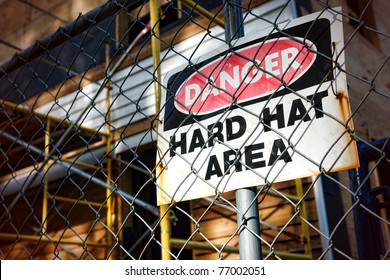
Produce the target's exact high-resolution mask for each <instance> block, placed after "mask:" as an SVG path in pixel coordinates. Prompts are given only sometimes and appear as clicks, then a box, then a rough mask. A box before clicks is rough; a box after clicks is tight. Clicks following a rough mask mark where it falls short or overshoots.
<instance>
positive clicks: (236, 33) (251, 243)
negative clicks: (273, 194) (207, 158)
mask: <svg viewBox="0 0 390 280" xmlns="http://www.w3.org/2000/svg"><path fill="white" fill-rule="evenodd" d="M224 13H225V40H226V42H227V43H228V44H229V45H230V44H231V41H232V40H233V39H238V38H239V37H242V36H244V22H243V16H242V2H241V0H227V1H226V3H225V6H224ZM236 201H237V209H238V213H237V223H238V226H239V227H240V229H239V232H238V241H239V250H240V259H242V260H259V259H261V258H262V253H261V243H260V240H259V236H260V223H259V211H258V206H257V188H256V187H250V188H245V189H239V190H237V191H236Z"/></svg>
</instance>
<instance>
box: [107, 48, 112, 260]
mask: <svg viewBox="0 0 390 280" xmlns="http://www.w3.org/2000/svg"><path fill="white" fill-rule="evenodd" d="M109 64H110V45H109V44H106V68H108V67H109ZM110 84H111V82H110V81H108V82H107V88H106V110H107V113H106V120H107V124H106V129H107V137H106V139H107V142H106V155H107V158H106V170H107V171H106V172H107V179H106V183H107V185H110V186H112V181H111V180H112V170H111V168H112V164H111V163H112V162H111V141H112V137H111V127H110V125H111V113H110V109H111V97H110V94H111V91H110ZM106 205H107V208H106V220H107V221H106V225H107V250H106V257H108V259H109V260H112V259H113V256H112V254H110V250H112V246H113V243H114V239H113V236H112V235H111V230H112V228H113V221H112V190H110V189H106Z"/></svg>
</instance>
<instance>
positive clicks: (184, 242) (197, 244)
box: [171, 238, 312, 260]
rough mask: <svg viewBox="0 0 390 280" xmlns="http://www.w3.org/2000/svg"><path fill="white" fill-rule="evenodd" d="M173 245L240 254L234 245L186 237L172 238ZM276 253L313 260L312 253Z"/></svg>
mask: <svg viewBox="0 0 390 280" xmlns="http://www.w3.org/2000/svg"><path fill="white" fill-rule="evenodd" d="M171 245H172V247H173V248H179V249H181V248H183V246H185V249H187V250H194V249H198V250H213V251H215V249H218V250H221V249H222V251H223V252H226V253H233V254H239V248H238V247H233V246H222V245H216V244H213V245H211V244H210V243H208V242H199V241H188V240H184V239H177V238H171ZM262 252H263V255H268V254H269V253H270V251H269V250H264V249H263V250H262ZM274 254H275V255H276V256H278V257H280V258H281V259H285V260H311V259H312V258H311V256H310V255H306V254H297V253H288V252H279V251H275V252H274Z"/></svg>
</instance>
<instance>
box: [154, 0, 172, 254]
mask: <svg viewBox="0 0 390 280" xmlns="http://www.w3.org/2000/svg"><path fill="white" fill-rule="evenodd" d="M149 4H150V26H151V33H152V39H151V40H152V53H153V67H154V71H155V75H156V78H155V81H154V94H155V100H156V101H155V102H156V116H158V114H159V112H160V100H161V69H160V49H161V48H160V41H159V40H160V19H159V14H158V4H157V1H156V0H150V1H149ZM157 125H158V117H156V126H157ZM168 212H169V206H168V205H161V206H160V233H161V245H162V248H161V259H162V260H170V259H171V254H170V252H171V242H170V238H171V224H170V221H169V217H168V216H169V215H168Z"/></svg>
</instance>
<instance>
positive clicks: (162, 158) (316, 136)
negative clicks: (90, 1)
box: [0, 0, 390, 260]
mask: <svg viewBox="0 0 390 280" xmlns="http://www.w3.org/2000/svg"><path fill="white" fill-rule="evenodd" d="M356 2H358V1H356ZM384 2H385V1H360V2H359V4H356V3H355V2H354V1H341V2H339V3H337V5H336V4H333V3H330V2H329V1H320V0H318V1H314V0H313V1H285V0H277V1H263V0H257V1H242V4H239V3H240V1H222V0H221V1H206V0H199V1H190V0H185V1H184V0H182V1H179V0H177V1H164V0H162V1H150V2H149V1H142V0H141V1H119V0H117V1H114V0H109V1H107V2H106V3H104V4H102V5H101V6H99V7H97V8H96V9H94V10H92V11H90V12H89V13H87V14H84V15H80V16H79V17H78V18H77V19H75V20H74V21H73V22H71V23H69V24H67V25H65V26H64V27H63V28H60V29H59V30H58V31H57V32H55V33H54V34H52V35H50V36H48V37H45V38H43V39H42V40H40V41H38V42H37V43H36V44H35V45H34V46H32V47H30V48H28V49H26V50H23V51H21V52H19V53H17V54H15V56H13V57H12V58H10V59H9V60H7V61H4V62H3V63H2V64H1V67H0V69H1V71H0V98H1V102H0V104H1V105H0V152H1V153H0V170H1V172H0V209H1V211H0V240H1V243H0V244H1V245H0V258H1V259H132V260H137V259H161V258H162V259H239V258H240V250H241V251H242V248H243V245H244V244H242V243H243V242H245V241H242V240H241V239H240V238H239V236H240V234H242V233H243V232H248V231H249V235H250V238H251V239H252V240H253V239H255V240H257V241H259V242H260V244H261V248H252V250H259V251H260V252H261V253H262V254H261V255H262V258H263V259H389V258H390V235H389V230H390V204H389V201H390V188H389V186H390V177H389V175H388V174H389V172H388V168H389V167H390V156H389V151H390V150H389V149H390V148H389V147H390V146H389V138H388V137H389V135H390V126H389V125H388V121H387V120H388V119H389V117H390V116H389V110H388V106H389V104H390V100H389V97H390V92H389V81H388V77H389V63H388V61H389V53H388V51H387V50H388V49H389V48H388V47H389V45H390V38H389V35H388V34H389V28H390V26H388V25H386V24H387V21H386V14H385V13H384V11H385V9H383V8H381V5H383V4H384ZM362 3H364V5H363V4H362ZM235 5H240V6H239V7H238V8H239V10H240V11H242V15H243V22H239V25H241V26H242V27H243V30H244V32H245V36H244V37H243V39H240V40H238V41H237V40H236V38H238V37H239V36H238V33H237V34H236V33H234V32H232V33H233V34H229V35H228V36H225V35H226V34H225V33H226V32H225V30H228V25H230V24H232V23H231V17H230V15H229V16H228V15H227V13H228V11H229V7H230V8H232V7H235ZM241 5H242V6H241ZM338 5H341V6H342V8H341V9H337V6H338ZM236 8H237V7H236ZM316 12H319V13H318V14H316V15H317V16H315V17H314V18H311V20H310V21H309V23H307V24H306V25H304V24H303V23H302V24H303V27H300V29H299V28H298V27H295V29H294V26H292V25H291V24H290V23H291V20H292V19H293V18H297V17H300V16H304V15H307V14H312V13H316ZM324 14H332V15H333V17H334V18H336V17H340V18H341V19H342V23H341V22H340V21H337V20H330V21H329V24H328V25H329V26H328V27H327V29H326V28H325V29H320V30H322V32H318V29H316V28H317V27H318V28H320V27H321V26H323V21H322V20H321V18H322V15H324ZM337 24H339V25H337ZM341 24H342V25H341ZM332 25H337V26H338V29H337V30H336V31H332V32H339V33H340V32H343V33H344V44H343V45H342V46H340V45H338V46H337V47H336V46H334V42H331V39H332V37H331V36H333V35H327V33H326V32H330V31H329V30H333V29H332ZM322 28H323V27H322ZM311 30H314V31H311ZM326 30H328V31H326ZM253 34H255V35H253ZM256 34H257V35H256ZM258 34H261V35H258ZM275 34H278V36H279V37H276V35H275ZM230 38H233V39H230ZM248 38H252V39H253V38H254V39H253V40H257V45H256V47H255V48H254V50H253V53H250V51H249V49H250V46H251V43H249V41H248V40H249V39H248ZM281 38H283V39H281ZM297 38H300V39H297ZM313 38H314V39H313ZM243 40H244V41H243ZM284 40H285V41H286V42H287V41H288V40H289V41H288V42H292V43H291V44H293V45H291V46H290V48H289V49H287V50H286V49H285V50H286V51H285V52H284V53H283V48H282V49H279V52H275V51H274V49H272V48H273V46H275V44H276V42H281V41H284ZM269 42H271V43H272V44H271V47H268V51H266V52H263V51H262V50H264V49H267V46H268V45H270V43H269ZM312 43H316V44H317V43H318V44H323V45H324V47H323V48H321V47H318V46H317V47H316V48H314V47H313V44H312ZM294 44H300V47H299V48H298V47H294V46H296V45H294ZM243 49H245V50H246V52H245V51H242V50H243ZM252 49H253V48H252ZM295 50H297V51H295ZM274 52H275V53H276V55H275V53H274ZM278 53H279V56H280V57H279V58H278V57H277V55H278ZM343 57H345V63H344V61H343V60H342V58H343ZM310 59H312V61H311V62H310V61H309V60H310ZM213 61H217V62H218V63H214V64H213ZM307 61H309V62H307ZM313 61H316V63H314V62H313ZM234 62H237V63H241V64H238V65H241V66H240V67H241V68H238V67H239V66H236V67H231V68H229V69H230V70H227V69H228V68H226V67H227V66H226V65H227V64H229V63H234ZM267 64H268V65H267ZM306 64H310V65H309V66H307V67H308V68H310V67H312V66H311V65H316V66H313V67H315V68H313V67H312V68H310V69H312V70H310V71H311V72H310V71H309V70H307V69H303V67H306V66H304V65H306ZM210 65H211V66H210ZM224 67H225V68H224ZM245 67H246V68H245ZM243 68H245V69H246V70H245V71H244V70H243ZM302 69H303V70H302ZM228 71H231V72H228ZM292 71H293V72H292ZM300 71H301V72H300ZM305 71H309V72H308V73H310V75H312V74H313V73H315V76H314V78H313V77H312V76H308V75H309V74H308V75H306V76H304V75H305V73H306V72H305ZM235 75H237V76H235ZM289 75H290V76H289ZM238 76H241V80H240V81H239V83H238V78H237V79H236V77H238ZM300 77H306V78H302V79H304V80H305V82H302V79H300ZM340 77H341V78H342V77H345V78H346V83H347V84H345V85H342V87H341V88H343V89H344V90H348V93H349V94H348V95H346V94H345V93H344V94H343V93H342V92H340V91H336V92H332V89H333V88H335V84H336V83H339V80H338V79H339V78H340ZM191 79H192V80H191ZM263 79H271V80H272V81H271V82H270V84H272V85H271V86H270V88H267V89H266V92H265V93H264V96H265V97H261V98H262V99H261V101H259V102H260V103H254V102H252V100H254V99H256V98H255V97H254V96H249V97H248V96H246V97H245V94H246V93H245V88H250V87H251V86H254V85H255V84H256V82H257V81H261V84H264V83H265V80H263ZM191 81H192V84H191V83H190V82H191ZM185 83H187V84H185ZM183 84H185V85H186V86H187V89H188V90H187V92H186V87H185V86H183ZM337 86H339V85H337ZM343 86H344V87H343ZM302 88H304V89H305V90H301V89H302ZM256 90H259V88H255V89H250V90H249V91H250V92H253V91H256ZM180 92H182V93H180ZM160 93H162V95H161V96H160ZM218 96H225V97H226V98H225V99H224V101H223V102H224V103H223V104H219V103H218V102H217V101H213V102H210V103H212V104H210V105H209V106H210V107H211V108H205V107H204V106H205V105H204V104H203V103H202V102H200V100H201V101H204V100H206V99H208V98H213V97H218ZM326 96H328V97H329V98H331V97H332V98H333V97H334V100H341V101H340V104H341V109H340V110H341V111H342V112H341V115H340V114H338V113H335V112H334V111H333V109H332V110H328V109H327V108H328V107H327V105H328V103H326V102H327V101H326V100H328V99H327V98H328V97H326ZM215 100H216V99H215ZM349 104H350V108H351V109H350V110H349ZM214 105H215V107H213V106H214ZM288 106H289V109H288V108H287V107H288ZM343 110H346V111H343ZM318 121H324V122H323V123H320V124H317V123H318ZM352 121H353V123H352ZM249 123H254V125H252V126H249ZM328 124H331V125H332V127H331V128H329V127H328ZM333 127H337V129H336V130H334V128H333ZM332 132H333V135H332ZM335 133H336V136H335V135H334V134H335ZM268 135H273V136H271V137H270V138H267V137H268ZM238 138H239V140H240V141H238ZM264 139H266V140H264ZM355 150H356V151H357V153H358V155H359V158H358V159H357V158H356V157H354V154H353V153H350V152H353V151H355ZM218 153H220V155H218ZM318 155H319V156H318ZM297 158H298V159H299V160H296V159H297ZM354 160H355V161H356V160H358V161H359V166H357V165H356V166H354ZM342 164H344V165H346V166H347V167H348V168H342V167H340V166H341V165H342ZM165 180H166V181H165ZM247 181H249V182H254V183H253V185H254V186H253V185H252V186H251V187H252V189H254V190H255V193H254V199H253V200H251V201H249V204H251V205H252V206H253V207H255V209H257V212H258V215H259V218H258V219H257V220H256V221H255V222H256V224H258V226H259V229H260V230H259V231H258V232H254V231H253V229H252V228H251V227H250V226H249V224H250V223H251V222H252V221H251V217H249V216H248V215H249V214H248V213H249V212H248V211H247V210H246V209H244V210H242V209H241V208H240V207H238V200H239V199H240V198H239V197H238V196H237V195H236V191H235V189H236V187H239V188H240V189H241V188H243V187H245V186H246V185H245V184H247V183H245V182H247ZM232 182H233V183H232ZM232 185H233V186H232ZM244 189H245V188H244ZM240 243H241V244H240ZM240 245H242V246H240ZM241 258H242V256H241Z"/></svg>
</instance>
